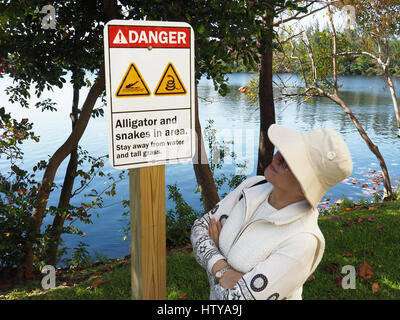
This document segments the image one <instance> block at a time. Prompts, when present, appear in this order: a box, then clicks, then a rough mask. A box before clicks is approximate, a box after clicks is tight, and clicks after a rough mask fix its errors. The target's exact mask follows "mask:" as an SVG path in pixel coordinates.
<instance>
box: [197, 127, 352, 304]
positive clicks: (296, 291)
mask: <svg viewBox="0 0 400 320" xmlns="http://www.w3.org/2000/svg"><path fill="white" fill-rule="evenodd" d="M268 137H269V139H270V141H271V142H272V143H273V144H274V145H275V147H276V148H277V149H278V152H277V153H276V154H275V155H274V157H273V160H272V162H271V164H270V165H269V166H268V167H267V168H266V169H265V171H264V176H254V177H251V178H248V179H246V180H245V181H243V182H242V183H241V184H240V185H239V186H238V187H237V188H236V189H235V190H233V191H232V192H231V193H229V194H228V195H227V196H226V197H225V198H224V199H223V200H221V201H220V202H219V203H218V204H217V205H216V206H215V208H213V209H212V210H210V212H208V213H207V214H206V215H204V216H203V217H202V218H200V219H198V220H196V221H195V223H194V225H193V227H192V233H191V241H192V245H193V251H194V254H195V257H196V260H197V261H198V262H199V263H200V265H201V266H202V267H203V268H205V269H206V271H207V275H208V277H209V280H210V287H211V290H210V299H221V300H231V299H256V300H265V299H270V300H271V299H273V300H276V299H301V298H302V297H301V295H302V289H303V284H304V282H305V281H306V280H307V278H308V277H309V276H310V275H311V274H312V273H313V272H314V270H315V268H316V267H317V266H318V264H319V262H320V261H321V258H322V256H323V252H324V248H325V239H324V237H323V235H322V233H321V231H320V229H319V227H318V210H317V206H318V203H319V201H320V200H321V198H322V197H323V195H324V194H325V193H326V191H327V190H328V189H329V188H330V187H332V186H334V185H336V184H337V183H339V182H340V181H342V180H344V179H345V178H347V177H348V176H349V175H350V173H351V171H352V168H353V164H352V161H351V155H350V152H349V149H348V147H347V145H346V142H345V141H344V140H343V138H342V137H341V136H340V135H339V134H338V133H337V132H336V131H334V130H332V129H330V128H320V129H316V130H312V131H307V132H304V133H300V132H296V131H293V130H291V129H288V128H285V127H283V126H279V125H271V126H270V128H269V130H268ZM267 181H268V182H267Z"/></svg>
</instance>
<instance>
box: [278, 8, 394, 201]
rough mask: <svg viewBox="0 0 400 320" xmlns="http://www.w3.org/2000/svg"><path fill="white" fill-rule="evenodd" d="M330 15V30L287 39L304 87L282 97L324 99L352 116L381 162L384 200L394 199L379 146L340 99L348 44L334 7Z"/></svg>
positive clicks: (289, 56)
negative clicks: (339, 32)
mask: <svg viewBox="0 0 400 320" xmlns="http://www.w3.org/2000/svg"><path fill="white" fill-rule="evenodd" d="M328 14H329V20H330V25H331V31H329V30H327V29H325V30H318V29H317V30H314V31H315V32H317V35H313V36H311V35H310V32H311V31H313V29H309V30H308V31H305V30H303V31H302V32H301V35H302V37H301V38H300V41H296V38H294V37H292V36H291V35H289V36H288V38H289V39H290V41H289V42H288V43H287V47H286V48H285V49H286V54H285V57H286V58H287V59H290V61H291V63H298V64H299V69H300V70H301V77H302V80H303V84H304V87H303V88H302V89H301V92H300V93H292V92H288V91H287V90H286V89H285V90H283V92H284V93H283V94H284V95H286V96H298V95H299V94H300V95H303V96H305V97H306V98H308V97H312V96H322V97H327V98H329V99H331V100H332V101H333V102H335V103H336V104H338V105H339V106H340V107H341V108H342V109H343V111H344V112H345V113H346V114H347V115H348V116H349V118H350V120H351V121H352V122H353V124H354V126H355V127H356V128H357V130H358V132H359V134H360V136H361V137H362V139H363V140H364V141H365V143H366V145H367V146H368V148H369V149H370V150H371V152H372V153H373V154H374V155H375V156H376V158H377V159H378V161H379V164H380V167H381V169H382V175H383V184H384V197H385V199H393V191H392V187H391V183H390V177H389V172H388V170H387V167H386V163H385V160H384V158H383V156H382V154H381V153H380V151H379V148H378V146H376V145H375V144H374V143H373V142H372V141H371V139H370V138H369V137H368V135H367V133H366V132H365V130H364V128H363V127H362V125H361V123H360V122H359V121H358V119H357V118H356V116H355V115H354V114H353V112H352V111H351V109H350V108H349V107H348V106H347V105H346V103H345V102H344V101H343V100H342V99H341V98H340V94H339V88H340V85H339V84H338V73H339V71H340V70H341V68H343V63H342V62H343V59H344V58H343V55H339V51H342V52H343V50H344V49H345V48H346V45H347V44H346V41H343V37H338V35H337V32H336V28H335V24H334V22H333V18H332V8H331V6H328Z"/></svg>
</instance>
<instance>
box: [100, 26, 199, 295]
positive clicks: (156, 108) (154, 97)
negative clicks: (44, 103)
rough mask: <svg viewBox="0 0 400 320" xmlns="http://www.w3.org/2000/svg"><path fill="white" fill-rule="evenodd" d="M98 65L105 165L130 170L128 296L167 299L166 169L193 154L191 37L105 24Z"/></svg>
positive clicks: (175, 29) (185, 29)
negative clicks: (103, 86)
mask: <svg viewBox="0 0 400 320" xmlns="http://www.w3.org/2000/svg"><path fill="white" fill-rule="evenodd" d="M104 59H105V75H106V77H105V79H106V93H107V106H108V108H107V117H108V136H109V159H110V163H111V165H112V166H113V168H115V169H129V199H130V215H131V259H132V260H131V262H132V279H131V285H132V298H133V299H166V216H165V165H166V164H174V163H183V162H188V161H190V160H192V158H193V156H194V154H195V149H196V141H195V137H196V135H195V130H194V127H195V126H194V124H195V123H194V120H195V116H194V108H195V104H194V91H195V83H194V33H193V30H192V28H191V26H190V25H189V24H187V23H184V22H166V21H134V20H111V21H109V22H108V23H107V24H106V25H105V27H104Z"/></svg>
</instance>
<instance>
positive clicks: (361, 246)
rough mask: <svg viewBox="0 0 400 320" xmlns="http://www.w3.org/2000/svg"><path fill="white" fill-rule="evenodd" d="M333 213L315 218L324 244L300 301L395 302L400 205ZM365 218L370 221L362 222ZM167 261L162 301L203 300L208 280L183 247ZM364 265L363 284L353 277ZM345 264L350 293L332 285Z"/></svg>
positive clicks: (399, 277)
mask: <svg viewBox="0 0 400 320" xmlns="http://www.w3.org/2000/svg"><path fill="white" fill-rule="evenodd" d="M369 206H372V205H369ZM334 215H335V216H336V217H338V219H332V215H331V216H330V217H329V216H321V217H320V218H319V226H320V228H321V231H322V233H323V234H324V236H325V240H326V247H325V253H324V256H323V259H322V260H321V263H320V264H319V266H318V267H317V269H316V271H315V272H314V274H313V277H312V280H310V281H307V282H306V283H305V284H304V287H303V299H304V300H320V299H323V300H350V299H358V300H368V299H374V300H399V299H400V258H399V255H400V201H397V202H386V203H384V206H382V207H377V206H375V207H374V209H373V210H369V207H368V206H366V207H364V208H363V207H361V206H360V207H357V206H355V207H354V208H352V210H351V211H342V210H338V211H336V212H335V213H334ZM368 217H370V218H372V219H373V221H368V219H367V218H368ZM359 218H361V219H363V220H362V221H361V220H359ZM372 219H370V220H372ZM352 222H354V224H351V223H352ZM346 224H347V225H346ZM378 226H381V227H384V229H382V228H378V229H381V231H379V230H377V227H378ZM350 254H351V256H350ZM343 255H349V256H343ZM167 259H168V260H167V263H168V271H167V272H168V277H169V279H168V282H167V290H168V299H177V298H179V297H181V298H183V299H208V297H209V286H208V280H207V277H206V274H205V271H204V270H203V269H202V268H201V267H198V265H197V263H196V261H195V259H194V256H193V253H188V252H187V250H185V249H184V248H183V249H180V250H175V251H171V253H170V254H169V255H168V258H167ZM364 261H366V262H367V263H368V264H369V265H370V266H371V267H372V269H373V276H372V278H371V279H368V280H365V279H363V278H362V277H361V276H360V275H359V274H358V270H359V266H360V264H361V263H363V262H364ZM332 264H336V268H334V269H333V270H332V268H331V271H328V270H327V269H329V268H327V266H329V265H332ZM345 265H352V266H354V268H355V271H356V289H343V288H341V287H339V286H338V284H337V282H339V283H340V282H341V281H335V279H337V278H338V277H344V276H346V275H347V273H344V274H342V273H341V270H342V268H343V267H344V266H345ZM335 269H336V271H335ZM375 282H376V283H378V285H379V288H380V290H379V291H377V292H375V293H374V292H372V284H373V283H375Z"/></svg>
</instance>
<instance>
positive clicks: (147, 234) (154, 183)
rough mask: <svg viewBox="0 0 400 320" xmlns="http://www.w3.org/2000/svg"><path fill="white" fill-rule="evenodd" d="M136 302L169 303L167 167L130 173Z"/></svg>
mask: <svg viewBox="0 0 400 320" xmlns="http://www.w3.org/2000/svg"><path fill="white" fill-rule="evenodd" d="M129 191H130V195H129V198H130V203H131V204H132V205H131V206H130V217H131V265H132V281H131V285H132V298H133V299H135V300H137V299H145V300H147V299H152V300H165V299H166V298H167V293H166V281H167V280H166V278H167V275H166V264H167V262H166V223H165V221H166V217H165V166H164V165H161V166H154V167H145V168H137V169H130V170H129Z"/></svg>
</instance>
